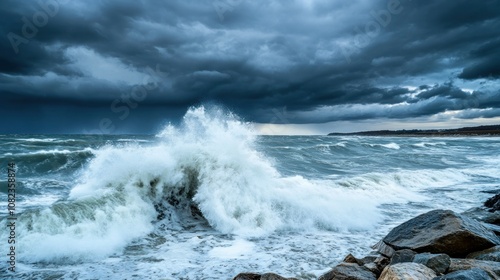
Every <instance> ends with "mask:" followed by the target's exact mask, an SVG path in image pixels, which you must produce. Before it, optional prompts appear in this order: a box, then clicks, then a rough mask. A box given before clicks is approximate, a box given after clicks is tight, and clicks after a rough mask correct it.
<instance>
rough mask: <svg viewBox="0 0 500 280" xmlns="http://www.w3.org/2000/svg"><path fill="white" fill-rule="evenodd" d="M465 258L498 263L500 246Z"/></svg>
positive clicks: (499, 260)
mask: <svg viewBox="0 0 500 280" xmlns="http://www.w3.org/2000/svg"><path fill="white" fill-rule="evenodd" d="M467 258H468V259H476V260H482V261H493V262H500V246H495V247H493V248H489V249H486V250H483V251H479V252H475V253H471V254H469V255H467Z"/></svg>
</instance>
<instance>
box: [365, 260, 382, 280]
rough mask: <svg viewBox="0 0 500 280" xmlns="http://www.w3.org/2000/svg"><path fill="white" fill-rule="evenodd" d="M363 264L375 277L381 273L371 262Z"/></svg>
mask: <svg viewBox="0 0 500 280" xmlns="http://www.w3.org/2000/svg"><path fill="white" fill-rule="evenodd" d="M363 266H364V267H365V268H366V269H368V270H369V271H371V272H373V273H374V274H375V276H377V277H378V276H380V273H382V270H381V269H380V268H379V267H378V266H377V265H376V264H375V263H373V262H371V263H366V264H364V265H363Z"/></svg>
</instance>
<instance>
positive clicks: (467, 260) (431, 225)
mask: <svg viewBox="0 0 500 280" xmlns="http://www.w3.org/2000/svg"><path fill="white" fill-rule="evenodd" d="M499 236H500V194H496V195H495V196H493V197H491V198H490V199H488V200H487V201H486V202H485V203H484V205H483V206H481V207H476V208H473V209H469V210H467V211H465V212H463V213H460V214H459V213H455V212H453V211H450V210H433V211H430V212H427V213H424V214H422V215H419V216H417V217H415V218H412V219H410V220H408V221H406V222H404V223H402V224H401V225H399V226H397V227H395V228H394V229H392V230H391V231H390V232H389V234H387V235H386V236H385V237H384V238H383V239H382V240H380V241H379V242H378V243H377V244H375V245H374V246H373V247H372V249H374V251H373V252H372V253H370V254H369V255H367V256H364V257H362V258H356V257H355V256H353V255H351V254H349V255H347V256H346V257H345V258H344V260H343V261H342V262H341V263H340V264H338V265H337V266H335V267H333V268H332V269H331V270H329V271H328V272H326V273H325V274H324V275H322V276H320V277H319V280H365V279H367V280H377V279H378V280H427V279H429V280H468V279H471V280H490V279H500V238H499ZM233 280H296V278H285V277H282V276H280V275H277V274H274V273H265V274H257V273H240V274H238V275H237V276H236V277H234V278H233Z"/></svg>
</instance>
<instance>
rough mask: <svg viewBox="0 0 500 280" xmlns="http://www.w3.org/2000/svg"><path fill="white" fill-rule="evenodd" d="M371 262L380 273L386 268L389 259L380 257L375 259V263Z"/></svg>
mask: <svg viewBox="0 0 500 280" xmlns="http://www.w3.org/2000/svg"><path fill="white" fill-rule="evenodd" d="M373 262H374V263H375V264H376V265H377V267H378V269H379V270H380V271H382V270H384V268H385V267H386V266H388V265H389V263H390V262H391V260H390V259H389V258H386V257H384V256H380V257H378V258H376V259H375V261H373Z"/></svg>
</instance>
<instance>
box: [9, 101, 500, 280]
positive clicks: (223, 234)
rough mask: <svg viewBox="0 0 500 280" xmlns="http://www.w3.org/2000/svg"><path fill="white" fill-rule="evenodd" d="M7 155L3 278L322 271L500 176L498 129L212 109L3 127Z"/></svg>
mask: <svg viewBox="0 0 500 280" xmlns="http://www.w3.org/2000/svg"><path fill="white" fill-rule="evenodd" d="M0 156H1V157H0V164H1V165H2V166H1V167H2V172H1V173H0V184H1V188H0V189H1V193H0V205H1V207H0V226H1V227H2V230H1V231H0V249H1V254H0V258H2V259H1V261H0V268H1V271H0V276H1V277H0V278H1V279H9V277H11V278H12V279H232V277H234V276H235V275H236V274H238V273H240V272H258V273H264V272H275V273H278V274H280V275H283V276H286V277H292V276H293V277H297V278H299V279H316V278H317V277H318V276H319V275H321V274H322V273H324V272H326V271H327V270H329V269H330V268H331V267H333V266H334V265H336V264H337V263H338V262H339V261H341V260H342V258H343V257H344V256H345V255H347V254H348V253H353V254H354V255H355V256H358V257H361V256H363V255H365V254H367V253H369V252H370V251H371V249H370V246H371V245H373V244H375V243H376V242H377V241H378V240H380V239H381V238H382V237H383V236H385V235H386V234H387V233H388V232H389V230H390V229H391V228H393V227H394V226H396V225H398V224H399V223H401V222H403V221H405V220H407V219H409V218H411V217H413V216H415V215H417V214H420V213H424V212H426V211H429V210H432V209H438V208H441V209H451V210H454V211H457V212H461V211H464V210H467V209H469V208H471V207H475V206H479V205H480V204H481V203H482V202H483V201H484V200H485V199H486V198H488V197H489V196H491V194H489V193H488V192H491V191H493V190H496V189H498V188H499V185H500V183H499V179H500V168H499V166H500V138H494V137H491V138H474V137H466V138H465V137H456V138H453V137H446V138H444V137H443V138H441V137H440V138H423V137H420V138H412V137H405V138H402V137H401V138H399V137H358V136H350V137H341V136H258V135H257V134H256V132H255V131H254V130H253V128H252V126H251V125H250V124H248V123H245V122H242V121H241V120H240V119H239V118H238V117H236V116H234V115H232V114H228V113H221V112H219V113H214V112H208V111H205V110H204V109H203V108H195V109H191V110H189V111H188V112H187V113H186V115H185V116H184V119H183V121H182V124H180V125H177V126H173V125H169V126H167V127H165V128H164V129H163V130H162V131H160V132H159V133H158V134H157V135H150V136H144V135H110V136H103V135H1V136H0ZM9 163H15V165H16V168H15V180H16V183H17V184H16V202H15V213H14V215H13V216H12V217H15V218H16V220H15V256H16V257H15V268H16V272H15V273H11V272H9V271H8V270H7V268H8V267H9V263H8V261H9V259H8V258H9V256H7V254H8V253H9V252H10V246H11V245H12V244H8V240H9V237H10V236H9V235H12V233H10V231H9V230H4V229H5V228H8V223H9V221H12V220H9V219H8V218H9V217H11V216H10V215H9V212H8V207H7V206H8V196H7V194H8V178H9V177H8V172H7V170H8V164H9Z"/></svg>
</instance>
